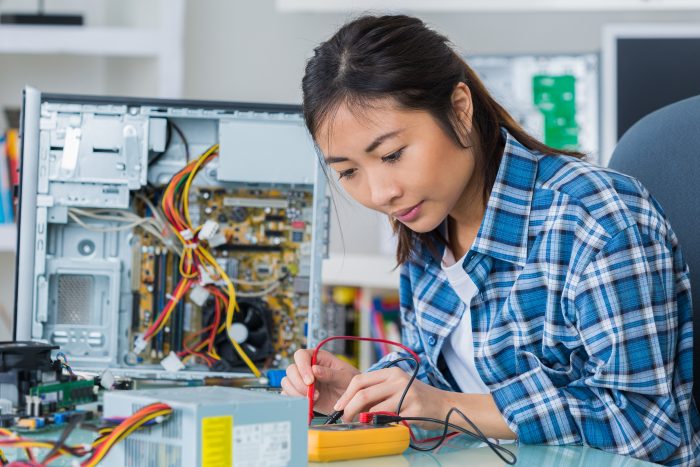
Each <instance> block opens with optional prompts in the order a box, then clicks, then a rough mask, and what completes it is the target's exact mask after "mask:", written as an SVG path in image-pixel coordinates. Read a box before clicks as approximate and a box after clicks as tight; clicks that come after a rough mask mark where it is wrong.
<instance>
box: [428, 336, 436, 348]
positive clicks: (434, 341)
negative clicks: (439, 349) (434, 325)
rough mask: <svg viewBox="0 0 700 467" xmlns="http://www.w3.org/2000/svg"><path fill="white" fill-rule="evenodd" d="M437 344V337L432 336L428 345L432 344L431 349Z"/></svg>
mask: <svg viewBox="0 0 700 467" xmlns="http://www.w3.org/2000/svg"><path fill="white" fill-rule="evenodd" d="M436 342H437V341H436V340H435V336H430V337H429V338H428V344H430V346H431V347H432V346H434V345H435V343H436Z"/></svg>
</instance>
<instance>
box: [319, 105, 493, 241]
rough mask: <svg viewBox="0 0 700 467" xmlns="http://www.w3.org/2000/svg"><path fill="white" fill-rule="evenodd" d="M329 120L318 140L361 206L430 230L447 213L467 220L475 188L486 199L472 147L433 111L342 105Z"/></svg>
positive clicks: (391, 106)
mask: <svg viewBox="0 0 700 467" xmlns="http://www.w3.org/2000/svg"><path fill="white" fill-rule="evenodd" d="M469 104H471V102H470V103H469ZM469 116H470V115H469ZM331 120H332V121H331V122H330V125H328V124H322V125H321V126H320V128H319V131H318V134H317V135H316V141H317V142H318V144H319V147H320V149H321V151H322V152H323V154H324V158H325V161H326V164H328V166H329V167H331V168H332V169H333V174H334V175H335V176H336V178H338V179H339V181H340V184H341V186H342V187H343V189H344V190H345V191H346V192H347V193H348V194H349V195H350V196H352V197H353V198H354V199H355V200H356V201H358V202H359V203H361V204H362V205H364V206H366V207H368V208H370V209H374V210H375V211H379V212H383V213H385V214H388V215H389V216H391V217H393V218H395V219H397V220H398V221H399V222H402V223H403V224H405V225H406V226H407V227H408V228H410V229H411V230H413V231H414V232H429V231H431V230H433V229H435V228H436V227H437V226H438V225H439V224H440V223H441V222H442V221H443V220H444V219H445V218H446V217H447V216H448V215H452V216H453V217H455V218H457V219H459V218H460V217H462V218H463V217H464V216H460V211H461V210H465V209H466V210H467V211H468V209H469V206H470V205H471V204H472V199H473V198H474V196H475V193H478V195H477V196H479V199H481V198H480V192H479V191H478V189H475V188H477V187H478V183H475V182H476V180H475V179H476V178H477V177H475V176H474V174H475V171H474V165H475V164H474V162H475V160H474V154H473V152H472V150H471V149H469V148H464V147H462V146H461V145H458V144H457V143H456V142H455V141H454V139H453V138H451V137H450V136H449V135H448V134H447V133H446V132H445V131H444V130H443V129H442V127H440V126H439V124H438V123H437V122H436V121H435V119H434V118H433V117H432V116H431V115H430V114H429V113H427V112H425V111H412V110H403V109H398V108H397V106H395V105H391V103H387V104H386V105H381V106H373V107H372V108H369V109H363V110H362V112H352V111H350V109H348V108H347V106H345V105H341V107H340V108H339V109H338V112H337V113H336V115H335V116H334V118H333V119H331ZM329 126H330V128H329ZM465 212H466V211H465Z"/></svg>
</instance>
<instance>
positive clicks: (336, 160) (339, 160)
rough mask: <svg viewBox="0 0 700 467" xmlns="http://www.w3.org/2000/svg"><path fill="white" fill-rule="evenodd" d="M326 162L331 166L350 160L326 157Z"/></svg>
mask: <svg viewBox="0 0 700 467" xmlns="http://www.w3.org/2000/svg"><path fill="white" fill-rule="evenodd" d="M324 160H325V161H326V164H328V165H330V164H335V163H336V162H345V161H346V160H348V158H347V157H341V156H330V157H326V158H325V159H324Z"/></svg>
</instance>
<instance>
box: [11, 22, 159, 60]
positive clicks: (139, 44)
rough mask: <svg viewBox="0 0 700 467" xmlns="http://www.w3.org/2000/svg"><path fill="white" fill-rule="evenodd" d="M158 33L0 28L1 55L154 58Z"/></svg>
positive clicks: (81, 29)
mask: <svg viewBox="0 0 700 467" xmlns="http://www.w3.org/2000/svg"><path fill="white" fill-rule="evenodd" d="M162 44H163V39H162V35H161V33H160V31H157V30H138V29H134V28H118V27H85V26H75V27H71V26H66V27H61V28H57V27H50V26H17V25H2V26H0V53H12V54H15V53H16V54H68V55H98V56H101V57H105V56H106V57H110V56H112V57H120V56H121V57H156V56H158V55H159V54H160V53H162V52H163V45H162Z"/></svg>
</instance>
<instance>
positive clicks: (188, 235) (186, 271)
mask: <svg viewBox="0 0 700 467" xmlns="http://www.w3.org/2000/svg"><path fill="white" fill-rule="evenodd" d="M218 150H219V145H218V144H215V145H213V146H211V147H210V148H209V149H207V150H206V151H205V152H204V153H203V154H202V155H201V156H200V157H199V158H198V159H196V160H193V161H191V162H189V163H188V164H187V165H185V167H184V168H183V169H182V170H180V171H179V172H177V173H176V174H175V175H174V176H173V177H172V179H171V180H170V182H169V183H168V185H167V186H166V188H165V191H164V192H163V197H162V199H161V207H162V209H163V214H164V215H165V218H166V220H167V222H168V224H169V225H170V227H171V229H172V230H173V232H174V234H175V236H176V237H177V238H178V240H179V241H180V243H181V244H182V254H181V255H180V263H179V270H180V274H181V275H182V279H181V281H180V283H179V284H178V286H177V287H176V288H175V292H174V293H173V295H172V297H171V299H170V300H169V302H168V305H166V307H165V308H164V309H163V311H162V312H161V313H160V314H159V316H158V317H157V318H156V320H155V321H154V323H153V324H152V325H151V326H150V327H149V328H148V329H147V330H146V332H145V333H144V335H143V336H141V339H142V341H143V342H148V340H150V339H151V338H153V336H155V335H156V334H158V333H159V332H160V331H161V330H162V329H163V327H164V325H165V323H167V321H168V319H169V317H170V314H171V313H172V311H173V309H174V308H175V305H176V304H177V302H178V301H179V300H181V299H182V296H184V294H185V293H186V292H187V290H189V288H190V287H191V285H192V284H194V283H195V282H196V281H197V279H201V278H202V276H203V275H210V276H212V277H211V279H214V280H221V281H223V282H224V284H225V291H221V290H219V289H218V288H216V287H214V286H207V289H208V290H209V291H210V292H211V293H213V294H214V296H215V310H216V318H215V320H214V323H212V325H210V326H208V327H205V328H204V329H202V330H200V331H199V332H198V333H197V334H195V335H194V336H190V337H191V338H194V337H198V336H200V335H202V334H204V333H206V332H209V336H208V338H207V339H205V340H202V341H200V342H198V343H197V344H196V345H195V347H194V348H190V347H189V346H188V344H190V342H188V340H185V342H183V347H184V349H185V350H184V351H182V352H180V353H179V354H178V356H183V357H184V356H198V357H200V358H202V359H203V360H204V361H205V362H206V363H207V364H208V365H211V364H213V363H214V361H216V360H219V359H220V358H219V356H218V355H217V354H216V351H215V350H214V338H215V336H216V334H218V333H219V332H221V331H223V330H226V329H229V328H230V327H231V325H232V324H233V316H234V313H236V312H237V311H238V303H237V301H236V291H235V289H234V287H233V282H232V281H231V279H230V278H229V277H228V275H227V274H226V271H224V270H223V268H221V266H220V265H219V263H218V262H217V261H216V259H215V258H214V257H213V256H212V254H211V253H210V252H209V250H208V249H207V248H206V247H205V246H203V245H202V244H201V243H200V242H199V239H198V238H197V236H198V233H199V232H200V230H201V228H202V226H195V225H193V223H192V219H191V217H190V211H189V196H190V189H191V187H192V182H193V180H194V178H195V177H196V175H197V173H198V172H199V171H200V170H201V169H202V167H204V166H205V165H206V164H207V163H208V162H209V161H211V160H212V159H213V158H214V157H216V156H217V155H218ZM222 305H223V306H224V307H225V318H226V319H225V325H220V324H219V321H220V313H221V306H222ZM228 336H229V340H230V341H231V344H232V345H233V348H234V349H235V350H236V353H237V354H238V355H239V356H240V357H241V360H243V361H244V362H245V364H246V365H247V366H248V368H249V369H250V370H251V371H252V372H253V374H254V375H255V376H256V377H260V371H259V370H258V369H257V367H256V366H255V364H254V363H253V362H252V360H251V359H250V358H249V357H248V356H247V355H246V353H245V352H244V350H243V349H242V348H241V346H240V345H239V344H238V342H236V341H235V340H234V339H233V337H232V336H231V335H230V334H229V335H228ZM189 340H194V339H189ZM204 347H207V351H206V353H200V352H199V351H200V350H202V349H203V348H204Z"/></svg>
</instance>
